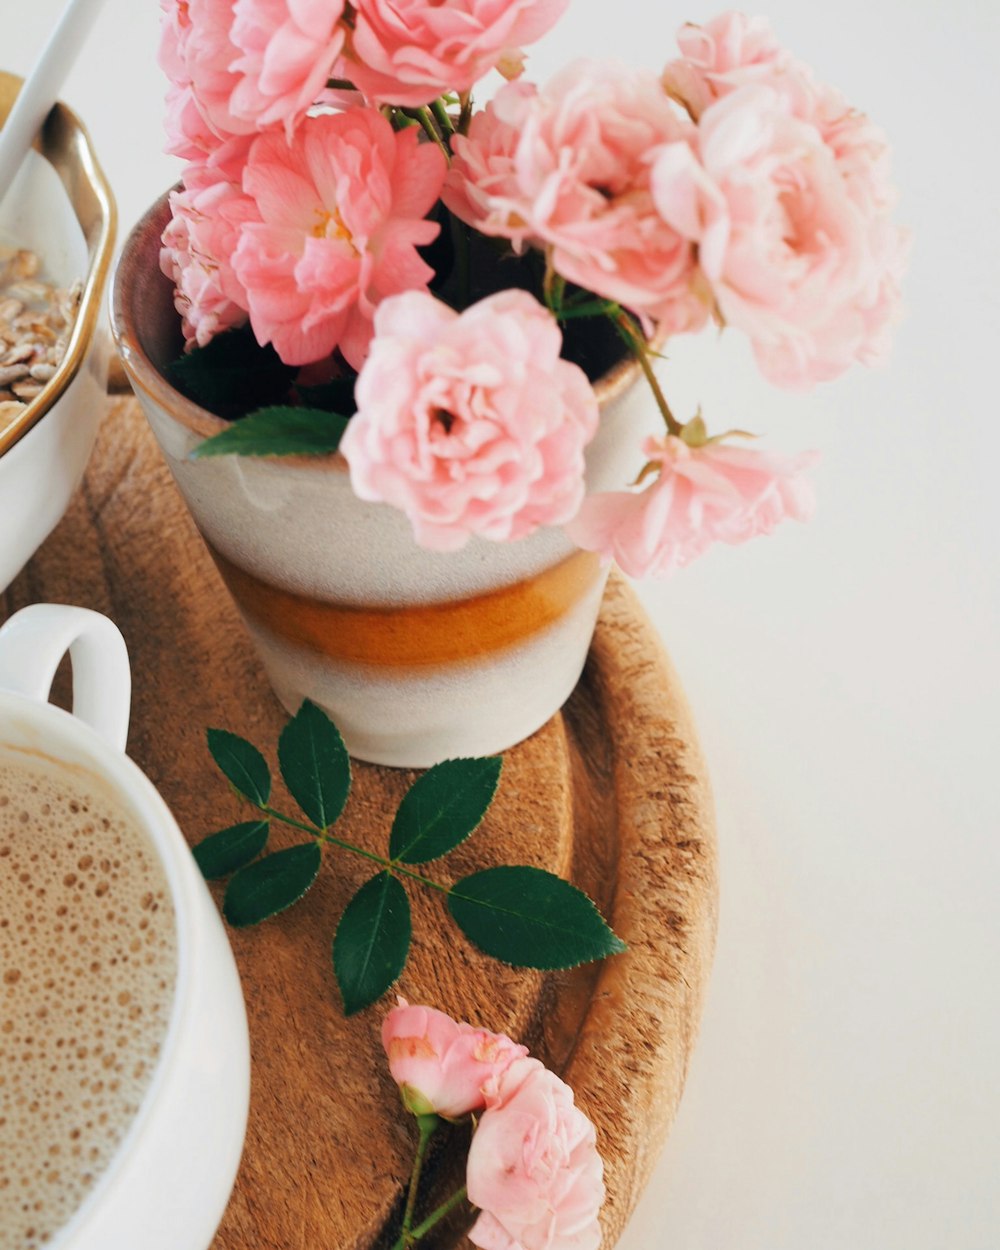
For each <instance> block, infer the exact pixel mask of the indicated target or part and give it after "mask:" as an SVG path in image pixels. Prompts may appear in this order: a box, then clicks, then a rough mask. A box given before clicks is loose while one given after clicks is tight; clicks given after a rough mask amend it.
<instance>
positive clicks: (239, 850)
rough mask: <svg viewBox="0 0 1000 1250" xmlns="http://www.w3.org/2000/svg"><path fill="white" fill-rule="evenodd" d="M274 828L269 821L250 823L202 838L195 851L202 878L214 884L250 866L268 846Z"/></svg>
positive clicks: (193, 852)
mask: <svg viewBox="0 0 1000 1250" xmlns="http://www.w3.org/2000/svg"><path fill="white" fill-rule="evenodd" d="M270 827H271V825H270V821H268V820H247V821H244V822H243V824H241V825H231V826H230V827H229V828H228V829H221V830H220V831H219V832H218V833H212V834H209V836H208V837H207V838H202V840H201V841H200V842H199V843H198V845H197V846H195V847H193V848H192V851H191V853H192V854H193V855H194V859H195V863H196V864H197V865H198V867H199V868H200V869H201V875H202V876H203V877H204V878H205V880H206V881H214V880H215V878H216V877H228V876H229V874H230V873H231V872H235V871H236V869H237V868H242V867H243V865H244V864H249V863H250V861H251V860H252V859H256V858H257V856H258V855H259V854H260V853H261V851H262V850H263V849H264V847H265V846H267V835H268V831H269V829H270Z"/></svg>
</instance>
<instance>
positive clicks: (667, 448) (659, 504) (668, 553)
mask: <svg viewBox="0 0 1000 1250" xmlns="http://www.w3.org/2000/svg"><path fill="white" fill-rule="evenodd" d="M643 452H644V453H645V455H646V457H647V459H648V462H649V466H650V467H651V468H652V469H653V470H655V476H652V475H651V474H649V473H647V475H646V477H645V479H644V482H645V484H644V485H643V487H642V489H640V490H636V491H606V492H602V493H599V494H596V495H590V496H588V497H587V499H586V500H585V501H584V504H583V507H582V508H581V509H580V513H579V515H578V516H577V517H576V519H575V520H574V521H573V522H571V524H570V525H568V526H567V531H568V533H569V535H570V537H571V538H572V539H573V541H574V542H575V543H577V545H578V546H580V547H583V548H584V549H585V550H587V551H597V552H600V553H601V554H602V555H604V556H607V557H608V558H610V559H614V560H615V561H617V563H618V565H619V566H620V567H621V568H622V569H623V570H624V571H625V572H626V573H627V574H628V575H629V576H630V577H645V576H647V575H649V574H652V575H653V576H665V575H666V574H668V573H672V572H673V571H674V569H677V568H682V567H683V566H684V565H687V564H690V563H691V561H692V560H693V559H695V557H696V556H699V555H701V554H702V552H703V551H704V550H705V549H706V548H707V547H709V546H710V545H711V544H712V543H713V542H724V543H742V542H746V540H747V539H749V538H754V537H756V536H757V535H758V534H769V533H770V532H771V531H772V530H773V529H774V527H775V526H776V525H777V524H778V523H779V522H780V521H783V520H784V519H785V518H786V517H792V518H794V519H795V520H796V521H805V520H808V518H809V517H810V516H811V514H812V510H813V502H814V497H813V490H812V486H811V484H810V483H809V482H808V481H806V480H805V478H803V477H802V476H801V473H802V470H803V469H807V468H809V467H810V466H811V465H812V464H814V463H815V460H816V456H815V453H812V452H806V453H804V454H802V455H799V456H796V457H793V458H792V459H786V458H784V457H782V456H777V455H774V454H773V453H770V452H764V451H758V450H756V449H755V448H752V447H736V446H733V445H731V444H727V443H705V444H704V445H703V446H700V447H689V446H688V445H687V443H685V442H684V441H683V440H682V439H680V438H677V437H675V436H673V435H666V436H665V437H663V438H659V439H658V438H648V439H646V441H645V443H644V444H643Z"/></svg>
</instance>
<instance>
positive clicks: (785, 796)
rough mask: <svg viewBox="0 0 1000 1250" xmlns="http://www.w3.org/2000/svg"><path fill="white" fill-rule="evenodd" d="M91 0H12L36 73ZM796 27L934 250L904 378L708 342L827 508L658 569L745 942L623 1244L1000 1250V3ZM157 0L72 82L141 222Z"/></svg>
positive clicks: (598, 35) (690, 350) (815, 11)
mask: <svg viewBox="0 0 1000 1250" xmlns="http://www.w3.org/2000/svg"><path fill="white" fill-rule="evenodd" d="M59 7H60V2H59V0H31V2H30V3H27V2H23V0H0V9H2V13H3V18H4V20H3V26H2V30H3V42H2V45H0V62H2V64H3V67H4V68H7V69H16V70H19V71H21V72H23V71H24V70H25V69H26V68H27V67H28V66H29V64H30V63H31V62H32V60H33V58H34V56H35V54H36V53H37V51H38V50H39V49H40V47H41V43H42V41H43V38H44V35H45V32H46V31H47V29H48V27H49V26H50V24H51V23H52V21H53V19H54V16H55V14H56V13H57V11H58V9H59ZM715 11H716V10H715V9H714V8H713V7H712V6H710V5H707V4H705V3H703V2H702V0H685V4H684V5H683V6H681V7H675V6H671V5H667V4H664V3H656V4H652V3H650V0H614V3H606V2H605V0H600V2H599V0H571V5H570V12H569V14H568V16H567V17H566V18H565V19H564V21H563V23H562V25H561V26H560V27H558V28H557V29H556V30H555V31H554V32H553V33H552V34H550V35H549V37H548V38H547V39H546V40H545V41H544V42H543V43H542V44H540V45H539V46H538V47H537V48H536V49H535V52H534V54H533V56H532V58H531V60H530V62H529V74H530V75H532V76H536V77H539V78H544V77H545V76H547V75H548V74H550V73H551V72H553V71H554V70H555V69H556V68H557V67H558V66H559V65H560V64H562V63H563V62H564V61H566V60H568V59H569V58H570V57H573V56H577V55H583V54H587V55H597V54H600V55H604V56H612V55H613V56H618V57H620V58H622V59H624V60H626V61H628V62H630V63H632V64H635V65H645V66H648V67H651V68H656V69H659V68H660V67H661V65H662V64H663V63H664V62H665V61H666V60H667V59H668V58H669V56H670V55H672V46H673V32H674V29H675V28H676V26H677V25H679V23H680V22H681V21H682V20H684V19H687V18H690V19H693V20H705V19H707V18H708V17H709V16H711V15H712V14H713V13H714V12H715ZM769 14H770V16H771V18H772V21H773V24H774V26H775V28H776V30H777V32H778V34H779V37H780V38H781V39H782V41H783V42H785V43H786V44H788V45H789V46H791V47H792V48H793V49H794V50H795V51H796V52H797V53H798V54H799V55H800V56H801V57H803V58H804V59H806V60H808V61H810V62H811V63H812V64H813V65H814V66H815V67H816V68H817V70H818V71H819V72H820V74H821V75H822V77H824V78H826V79H827V80H828V81H831V82H833V83H835V84H836V85H838V86H840V87H841V88H842V89H843V90H844V91H845V92H846V93H847V94H848V95H849V97H850V99H851V100H852V102H854V103H855V104H856V105H857V106H859V107H861V108H863V109H864V110H866V111H867V112H869V113H870V114H871V115H872V116H873V117H874V118H875V119H876V120H878V121H879V122H880V123H881V124H882V125H883V126H884V128H885V129H886V130H887V131H888V132H889V134H890V136H891V137H892V139H893V141H894V146H895V169H896V175H897V181H898V183H899V185H900V188H901V192H902V202H901V207H900V217H901V219H904V220H905V221H906V222H908V223H909V224H911V225H912V227H913V229H914V231H915V234H916V247H915V251H914V255H913V261H912V266H911V272H910V274H909V278H908V280H907V283H906V296H907V303H908V306H909V313H908V317H907V319H906V321H905V322H904V323H903V325H902V326H901V328H900V330H899V334H898V338H897V345H896V350H895V353H894V356H893V359H892V361H891V363H890V364H889V366H888V367H887V368H884V369H882V370H881V371H878V372H874V373H864V372H862V371H861V370H857V371H855V372H854V373H852V374H851V375H850V376H848V377H846V378H844V379H842V380H841V381H839V382H836V383H833V384H830V385H828V386H825V387H823V388H821V389H820V390H818V391H816V392H815V393H813V394H810V395H807V396H802V395H788V394H783V393H780V392H777V391H775V390H773V389H771V388H770V387H768V386H767V385H765V384H764V383H763V382H762V381H761V380H760V379H759V377H758V376H757V374H756V372H755V370H754V368H753V365H752V362H751V360H750V357H749V353H748V351H747V350H746V349H745V346H744V345H743V344H742V343H741V342H740V341H739V340H738V339H736V338H734V339H733V340H732V341H728V336H725V337H724V338H723V339H722V341H721V342H720V341H718V340H716V339H715V338H714V337H713V336H712V335H704V336H702V338H701V339H700V340H694V341H691V342H679V343H677V345H676V346H675V347H674V348H673V349H672V352H671V355H672V361H671V363H670V364H669V365H668V367H667V368H666V370H665V373H664V378H665V383H666V385H667V387H668V393H669V396H670V398H671V401H672V403H673V406H674V408H675V410H677V411H679V412H681V413H690V412H691V411H692V410H693V407H694V405H695V404H696V403H697V402H699V401H700V402H701V403H702V404H703V405H704V407H705V411H706V416H707V417H708V419H709V422H710V424H712V425H713V426H715V427H716V428H723V427H728V426H733V425H738V426H743V427H746V428H750V429H753V430H757V431H760V432H763V433H766V434H767V435H768V436H769V438H770V441H771V443H772V445H775V446H780V447H783V448H785V449H787V450H792V449H795V448H799V447H806V446H809V447H816V448H819V449H820V450H821V451H822V453H823V461H822V464H821V466H820V468H819V469H818V471H817V473H816V478H817V482H818V486H819V493H820V508H819V512H818V515H817V516H816V518H815V520H814V521H813V522H812V523H811V524H810V525H808V526H795V525H789V526H787V527H786V528H785V530H784V531H783V532H779V533H778V534H777V535H775V536H774V537H773V538H771V539H769V540H766V541H758V542H756V543H754V544H751V545H750V546H748V547H745V548H741V549H739V550H736V549H729V548H726V549H719V550H717V551H714V552H712V553H710V554H709V555H708V556H706V557H705V558H704V559H703V560H702V562H701V563H700V564H698V565H696V566H695V567H694V568H692V569H690V570H688V571H687V572H685V573H683V574H682V575H680V576H678V577H676V578H675V579H674V580H672V581H670V582H668V583H666V584H661V585H657V586H652V587H651V586H646V587H643V588H642V594H643V597H644V599H645V602H646V603H647V605H648V606H649V608H650V610H651V611H652V613H653V615H654V617H655V619H656V622H657V624H658V626H659V628H660V630H661V632H662V635H663V637H664V639H665V641H666V644H667V646H668V649H669V650H670V652H671V653H672V655H673V658H674V661H675V663H676V664H677V666H678V668H679V670H680V673H681V675H682V678H683V682H684V685H685V687H686V689H687V693H688V695H689V697H690V699H691V702H692V704H693V706H694V709H695V713H696V716H697V719H698V722H699V724H700V728H701V734H702V739H703V743H704V746H705V749H706V752H707V755H708V759H709V765H710V769H711V773H712V777H713V781H714V786H715V790H716V800H717V805H718V818H719V837H720V842H721V855H722V919H721V926H720V932H719V948H718V956H717V960H716V966H715V972H714V975H713V981H712V986H711V992H710V996H709V1001H708V1006H707V1010H706V1014H705V1019H704V1027H703V1031H702V1037H701V1041H700V1045H699V1048H698V1050H697V1053H696V1055H695V1058H694V1062H693V1064H692V1068H691V1074H690V1079H689V1082H688V1089H687V1093H686V1095H685V1099H684V1103H683V1106H682V1108H681V1112H680V1116H679V1119H678V1121H677V1124H676V1127H675V1129H674V1132H673V1134H672V1136H671V1138H670V1141H669V1143H668V1146H667V1149H666V1152H665V1154H664V1156H663V1160H662V1162H661V1164H660V1166H659V1169H658V1171H657V1173H656V1176H655V1178H654V1181H653V1183H652V1184H651V1186H650V1188H649V1190H648V1192H647V1194H646V1196H645V1198H644V1199H643V1202H642V1204H641V1206H640V1208H639V1210H638V1212H637V1214H636V1216H635V1219H634V1221H633V1224H632V1226H631V1228H630V1229H629V1231H628V1233H627V1234H626V1236H625V1238H624V1240H623V1242H622V1243H621V1244H622V1247H623V1250H661V1248H662V1250H668V1248H669V1250H945V1248H947V1250H996V1248H997V1247H998V1246H1000V1184H998V1162H1000V1149H998V1146H1000V1128H998V1123H1000V1079H998V1073H997V1062H998V1059H1000V1027H998V1025H1000V966H998V965H1000V960H998V955H1000V926H998V919H997V913H998V885H1000V872H998V867H1000V855H998V849H997V848H998V839H1000V800H998V788H1000V786H998V778H1000V768H998V766H997V755H998V753H1000V732H998V727H1000V726H998V722H1000V717H998V711H997V709H998V700H1000V680H998V678H1000V664H998V645H997V643H998V633H1000V630H998V626H1000V610H998V599H1000V591H998V587H1000V576H998V574H1000V567H998V566H1000V561H998V545H1000V506H998V503H997V498H998V482H1000V476H998V475H1000V435H998V427H1000V410H998V404H997V399H996V393H997V387H996V378H997V374H998V372H1000V316H998V315H997V291H998V290H1000V244H998V234H1000V175H998V168H997V164H996V151H997V147H998V142H1000V134H998V132H1000V127H998V121H1000V95H998V87H997V82H998V72H997V61H998V56H1000V4H998V3H997V2H996V0H947V3H946V2H945V0H839V2H838V3H836V4H831V3H819V0H769ZM156 38H157V6H156V4H155V3H154V0H143V2H142V3H140V0H108V3H107V5H106V8H105V10H104V12H103V14H102V16H101V19H100V21H99V25H98V27H97V29H96V31H95V34H94V35H93V36H92V38H91V41H90V43H89V45H88V47H87V49H86V53H85V55H84V57H83V58H82V60H81V62H80V64H79V65H78V67H77V69H76V70H75V71H74V73H73V76H72V78H71V80H70V82H69V83H68V85H67V88H66V91H65V92H64V96H65V98H66V99H67V100H68V101H69V102H70V103H71V104H73V105H74V106H75V107H77V108H78V109H79V111H80V112H81V113H82V115H83V117H84V119H85V120H86V121H87V122H88V123H89V125H90V128H91V130H92V133H93V137H94V139H95V142H96V145H97V148H98V151H99V153H100V156H101V159H102V161H103V162H104V164H105V167H106V169H107V171H108V173H109V175H110V177H111V181H112V183H113V186H114V189H115V192H116V194H117V196H118V201H119V206H120V210H121V218H122V232H123V234H124V233H125V232H126V231H127V229H128V227H129V226H130V225H131V224H132V222H133V221H134V220H135V219H136V218H137V217H138V216H139V214H140V212H141V211H142V210H143V209H144V208H145V207H146V205H147V204H148V203H149V202H150V201H151V200H152V199H154V198H155V196H156V195H157V194H158V193H159V192H160V191H161V190H162V189H163V188H164V187H165V186H167V185H168V184H169V183H171V182H172V181H173V180H174V179H175V177H176V175H177V166H176V164H175V162H173V161H172V160H170V159H169V158H167V157H164V156H162V155H161V154H160V148H161V146H162V140H161V120H160V115H161V103H160V101H161V95H162V90H163V83H162V81H161V78H160V75H159V72H158V70H157V68H156V65H155V62H154V53H155V45H156Z"/></svg>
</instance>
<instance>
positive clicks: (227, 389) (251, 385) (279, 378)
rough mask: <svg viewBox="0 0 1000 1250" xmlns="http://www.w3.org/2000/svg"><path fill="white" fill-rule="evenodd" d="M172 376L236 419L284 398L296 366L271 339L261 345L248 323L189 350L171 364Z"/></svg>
mask: <svg viewBox="0 0 1000 1250" xmlns="http://www.w3.org/2000/svg"><path fill="white" fill-rule="evenodd" d="M167 376H168V377H169V379H170V381H171V382H173V384H174V385H175V386H176V387H178V389H179V390H181V391H183V392H184V394H185V395H187V396H189V397H190V398H191V399H193V400H195V402H196V403H199V404H201V405H202V406H203V407H205V408H207V409H208V410H209V411H210V412H214V413H217V414H218V416H220V417H225V418H227V419H231V418H234V417H239V416H241V415H242V414H243V413H245V412H247V411H248V409H250V408H259V407H262V406H263V405H265V404H273V403H279V402H280V401H281V400H283V399H285V398H286V396H287V395H288V388H289V387H290V386H291V382H292V378H293V377H294V376H295V367H294V366H292V365H286V364H285V363H284V362H283V361H282V359H281V357H280V356H279V355H278V353H277V352H276V351H275V350H274V348H273V347H271V346H270V344H268V345H267V346H265V347H261V345H260V344H259V343H258V342H257V340H256V338H255V337H254V333H253V330H251V328H250V327H249V326H243V327H240V328H239V329H235V330H227V331H226V332H225V333H224V334H217V335H216V336H215V338H214V339H212V341H211V342H210V343H208V344H206V345H205V346H204V347H196V348H195V349H194V350H193V351H190V352H185V353H184V355H183V356H181V357H180V359H179V360H175V361H174V362H173V363H172V364H171V365H170V366H169V367H168V369H167Z"/></svg>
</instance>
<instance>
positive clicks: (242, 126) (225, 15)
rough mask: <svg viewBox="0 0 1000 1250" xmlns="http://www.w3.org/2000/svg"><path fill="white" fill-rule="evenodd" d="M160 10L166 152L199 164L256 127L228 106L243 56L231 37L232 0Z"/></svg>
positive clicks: (164, 4)
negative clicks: (165, 88) (237, 63)
mask: <svg viewBox="0 0 1000 1250" xmlns="http://www.w3.org/2000/svg"><path fill="white" fill-rule="evenodd" d="M160 8H161V9H162V11H163V15H162V18H161V24H160V50H159V62H160V68H161V69H162V70H163V71H164V73H165V74H166V75H167V77H168V78H169V79H170V82H171V88H170V91H169V92H168V93H167V134H168V136H169V140H170V142H169V145H168V148H167V150H168V151H169V152H172V153H173V154H174V155H175V156H182V157H184V158H185V159H187V160H197V159H199V157H202V156H205V155H207V154H208V153H210V152H211V151H212V150H213V148H214V147H215V146H216V145H217V143H218V141H219V140H220V139H222V140H224V139H228V138H229V137H231V136H232V135H240V134H252V133H253V132H254V131H255V130H256V129H257V127H256V125H255V123H254V122H253V121H248V120H246V119H244V118H238V117H236V116H235V115H234V114H233V113H232V111H231V109H230V107H229V101H230V97H231V96H232V93H233V90H234V88H235V87H236V84H237V81H238V79H237V76H236V74H234V73H233V71H232V64H233V62H234V61H235V60H236V58H237V57H238V56H239V49H238V48H237V47H236V45H235V44H234V43H233V41H232V38H231V34H232V24H233V0H160Z"/></svg>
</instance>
